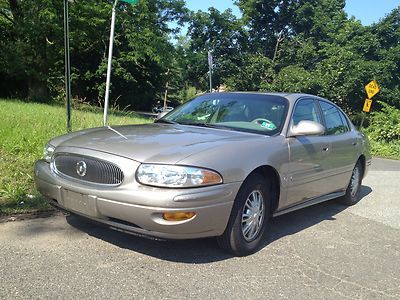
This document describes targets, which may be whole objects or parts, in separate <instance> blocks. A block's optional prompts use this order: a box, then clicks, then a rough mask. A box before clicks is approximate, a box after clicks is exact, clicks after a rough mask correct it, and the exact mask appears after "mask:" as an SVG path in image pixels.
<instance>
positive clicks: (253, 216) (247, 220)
mask: <svg viewBox="0 0 400 300" xmlns="http://www.w3.org/2000/svg"><path fill="white" fill-rule="evenodd" d="M263 220H264V198H263V196H262V194H261V192H260V191H253V192H252V193H251V194H250V195H249V196H248V197H247V199H246V202H245V204H244V208H243V214H242V234H243V237H244V238H245V240H246V241H247V242H251V241H252V240H254V239H255V238H256V237H257V236H258V234H259V233H260V230H261V226H262V223H263Z"/></svg>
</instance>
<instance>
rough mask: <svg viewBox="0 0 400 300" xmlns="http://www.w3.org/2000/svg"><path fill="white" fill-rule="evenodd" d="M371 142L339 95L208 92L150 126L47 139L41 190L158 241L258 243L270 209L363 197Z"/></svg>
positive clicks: (243, 250) (245, 247)
mask: <svg viewBox="0 0 400 300" xmlns="http://www.w3.org/2000/svg"><path fill="white" fill-rule="evenodd" d="M370 162H371V156H370V152H369V143H368V140H367V139H366V137H365V136H364V135H363V134H362V133H360V132H359V131H357V130H356V129H355V127H354V126H353V124H352V123H351V121H350V120H349V118H348V117H347V116H346V115H345V114H344V113H343V111H342V110H341V109H340V108H339V107H337V106H336V105H335V104H333V103H331V102H329V101H328V100H325V99H323V98H319V97H316V96H312V95H307V94H283V93H279V94H271V93H211V94H205V95H202V96H199V97H197V98H195V99H193V100H192V101H189V102H187V103H185V104H184V105H182V106H180V107H178V108H175V109H174V110H173V111H171V112H169V113H168V114H167V115H165V116H164V117H162V118H161V119H159V120H157V121H156V122H155V123H154V124H147V125H131V126H119V127H101V128H92V129H88V130H83V131H78V132H74V133H71V134H67V135H64V136H61V137H56V138H54V139H52V140H51V141H49V143H48V144H47V145H46V147H45V154H44V158H43V159H42V160H39V161H38V162H36V166H35V181H36V185H37V188H38V190H39V191H40V192H41V193H42V194H43V195H44V196H46V197H47V198H49V200H50V201H51V203H52V204H53V205H55V206H57V207H59V208H61V209H63V210H66V211H69V212H71V213H74V214H78V215H80V216H83V217H86V218H89V219H92V220H94V221H97V222H100V223H103V224H106V225H108V226H110V227H111V228H114V229H117V230H122V231H125V232H129V233H133V234H138V235H143V236H150V237H154V238H161V239H191V238H202V237H210V236H215V237H217V240H218V242H219V244H220V245H221V246H222V247H223V248H224V249H227V250H228V251H230V252H231V253H233V254H234V255H239V256H240V255H248V254H250V253H253V252H254V251H256V250H257V249H258V248H259V246H260V241H261V240H262V239H263V238H264V236H265V233H266V232H267V229H268V219H269V217H271V216H277V215H280V214H284V213H287V212H291V211H293V210H296V209H300V208H303V207H305V206H309V205H312V204H316V203H319V202H322V201H327V200H331V199H334V198H339V199H340V200H341V201H342V202H343V203H345V204H347V205H352V204H355V203H356V202H357V201H358V199H359V191H360V185H361V180H362V178H363V177H364V176H365V175H366V173H367V169H368V166H369V165H370Z"/></svg>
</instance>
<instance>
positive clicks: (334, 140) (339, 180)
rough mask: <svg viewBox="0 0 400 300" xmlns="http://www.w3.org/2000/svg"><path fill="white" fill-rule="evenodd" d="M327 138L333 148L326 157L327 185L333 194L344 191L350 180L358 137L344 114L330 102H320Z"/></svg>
mask: <svg viewBox="0 0 400 300" xmlns="http://www.w3.org/2000/svg"><path fill="white" fill-rule="evenodd" d="M318 102H319V105H320V107H321V112H322V116H323V122H324V126H325V137H327V138H328V139H329V140H330V143H331V148H330V150H329V152H330V153H329V156H328V157H326V167H327V170H329V173H328V174H327V177H328V178H327V179H328V181H327V182H326V184H329V186H331V190H332V192H334V191H338V190H342V189H344V188H345V187H346V186H347V184H348V182H349V179H350V176H351V172H352V170H353V168H354V163H355V161H356V156H357V142H358V139H357V136H356V134H355V133H354V132H353V131H351V129H350V128H351V127H350V125H349V124H348V121H347V118H346V117H345V116H344V114H343V112H342V111H341V110H340V109H339V108H338V107H336V106H334V105H332V104H331V103H329V102H326V101H323V100H319V101H318Z"/></svg>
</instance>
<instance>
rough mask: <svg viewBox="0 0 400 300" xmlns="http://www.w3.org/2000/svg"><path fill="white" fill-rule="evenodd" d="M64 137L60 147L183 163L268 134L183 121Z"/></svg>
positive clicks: (119, 127) (133, 126)
mask: <svg viewBox="0 0 400 300" xmlns="http://www.w3.org/2000/svg"><path fill="white" fill-rule="evenodd" d="M66 137H68V135H67V136H64V141H63V142H61V143H60V144H58V145H57V146H59V147H76V148H81V149H82V148H83V149H91V150H96V151H102V152H107V153H111V154H116V155H119V156H123V157H127V158H130V159H133V160H136V161H138V162H148V163H150V162H151V163H179V161H181V160H183V159H185V158H187V157H189V156H191V155H193V154H198V153H199V152H202V151H206V150H208V149H211V148H215V147H222V149H221V151H223V148H224V147H234V144H235V143H243V142H247V141H249V140H253V139H265V138H266V136H262V135H257V134H250V133H243V132H237V131H232V130H220V129H212V128H204V127H195V126H187V125H179V124H146V125H129V126H118V127H112V128H111V127H103V128H96V129H92V130H85V131H82V132H81V134H80V133H79V132H76V133H72V134H71V137H70V138H68V139H66V140H65V138H66Z"/></svg>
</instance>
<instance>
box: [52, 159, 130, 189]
mask: <svg viewBox="0 0 400 300" xmlns="http://www.w3.org/2000/svg"><path fill="white" fill-rule="evenodd" d="M53 168H54V170H55V172H56V173H58V174H60V175H64V176H67V177H71V178H74V179H77V180H83V181H87V182H91V183H97V184H106V185H119V184H121V183H122V181H123V180H124V173H123V172H122V170H121V169H120V168H119V167H117V166H116V165H114V164H112V163H110V162H107V161H103V160H99V159H96V158H91V157H87V156H81V155H75V154H58V155H55V156H54V160H53Z"/></svg>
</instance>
